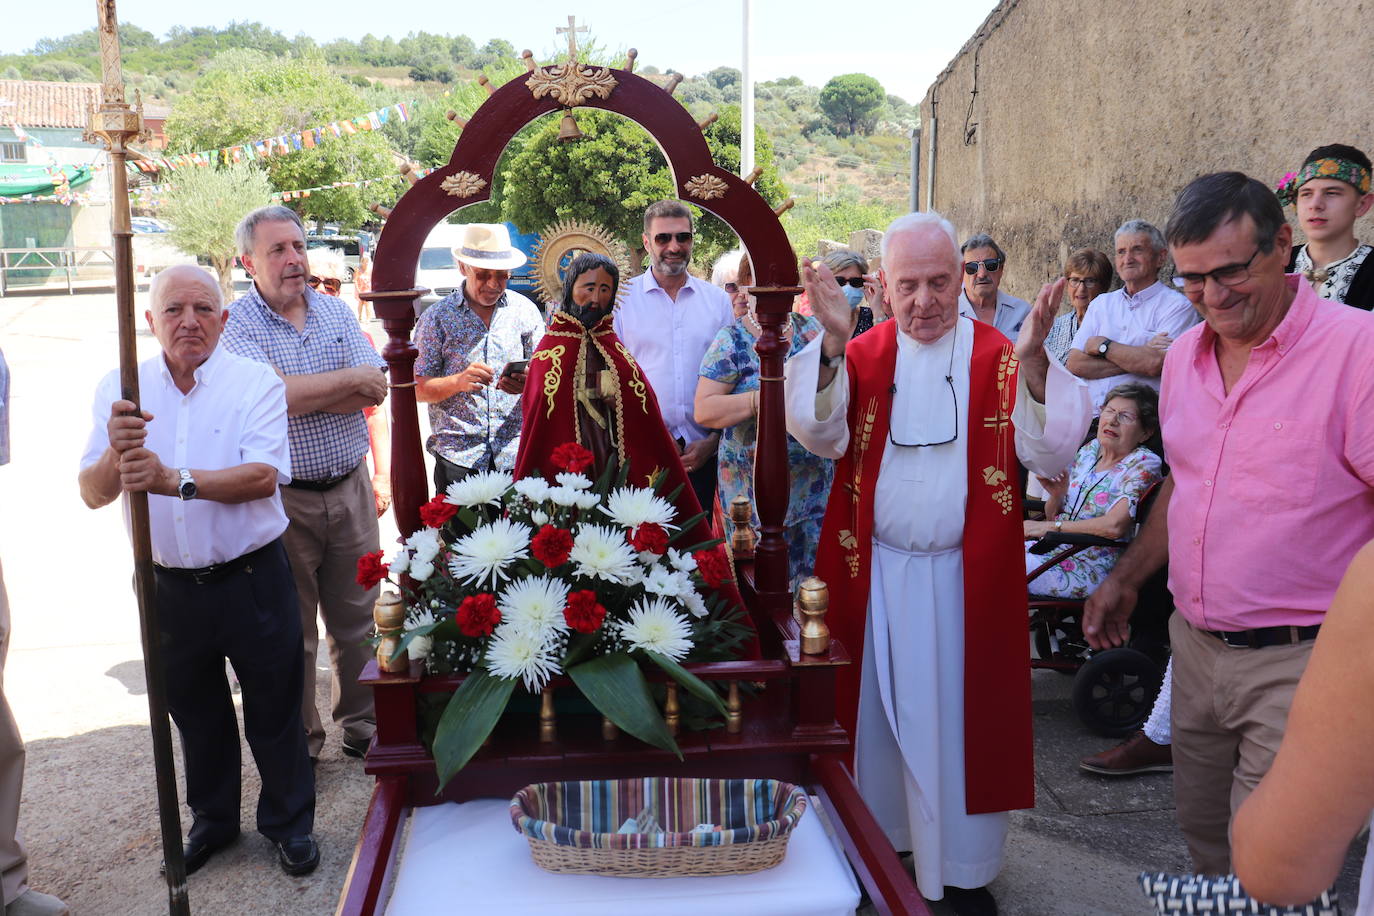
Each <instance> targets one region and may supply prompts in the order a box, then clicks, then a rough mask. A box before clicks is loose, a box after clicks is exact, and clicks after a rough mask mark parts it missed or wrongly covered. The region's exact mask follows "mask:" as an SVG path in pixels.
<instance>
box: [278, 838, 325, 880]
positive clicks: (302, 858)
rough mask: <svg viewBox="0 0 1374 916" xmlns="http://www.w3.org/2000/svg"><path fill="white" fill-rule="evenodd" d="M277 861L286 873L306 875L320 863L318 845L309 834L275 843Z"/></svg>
mask: <svg viewBox="0 0 1374 916" xmlns="http://www.w3.org/2000/svg"><path fill="white" fill-rule="evenodd" d="M277 861H278V862H280V863H281V870H282V871H284V872H286V873H287V874H288V875H308V874H310V873H311V872H312V871H314V870H315V866H316V865H319V864H320V847H319V846H318V845H317V844H316V843H315V838H314V837H313V836H311V835H310V834H308V833H307V834H305V836H293V837H291V838H290V839H286V840H281V841H280V842H278V843H277Z"/></svg>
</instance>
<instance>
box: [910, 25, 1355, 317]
mask: <svg viewBox="0 0 1374 916" xmlns="http://www.w3.org/2000/svg"><path fill="white" fill-rule="evenodd" d="M975 52H976V53H977V63H978V95H977V97H976V99H975V101H974V104H973V112H972V117H971V119H970V120H971V121H973V122H976V123H977V129H976V133H975V137H974V140H973V142H972V143H971V144H968V145H965V142H964V133H965V131H964V124H965V118H966V116H967V115H968V113H969V99H970V97H971V96H970V90H971V89H972V88H973V84H974V81H973V76H974V59H975ZM1371 78H1374V0H1296V2H1294V0H1230V2H1226V0H1150V2H1143V0H1120V2H1107V0H1005V2H1003V3H1001V4H1000V5H999V6H998V7H997V8H996V9H994V10H993V12H992V13H991V14H989V16H988V19H987V20H986V21H985V22H984V24H983V26H982V27H981V28H980V29H979V31H978V33H977V34H975V35H974V36H973V37H972V38H971V39H970V40H969V42H968V43H967V44H966V45H965V46H964V48H963V49H962V50H961V51H960V53H959V55H958V56H957V57H955V59H954V60H953V61H951V62H950V65H949V67H948V69H947V70H946V71H945V73H944V74H942V75H941V76H940V77H939V78H938V79H937V80H936V82H935V83H934V84H932V86H931V88H930V89H929V90H927V92H926V96H925V99H924V100H923V101H922V103H921V123H922V125H923V133H924V134H925V136H924V137H923V138H922V147H921V176H920V177H921V188H920V201H921V206H922V208H924V207H925V201H926V193H927V183H928V182H929V180H930V168H929V166H930V133H931V122H932V110H931V101H932V97H934V98H935V99H936V100H937V101H938V110H937V111H936V114H938V117H939V123H938V128H937V133H938V136H937V140H936V143H937V147H936V165H935V195H934V207H935V209H936V210H939V211H940V212H941V213H943V214H944V215H945V216H947V217H949V218H950V220H952V221H953V223H954V225H955V227H956V228H957V229H958V231H959V233H960V236H961V238H966V237H967V236H969V235H972V234H973V233H974V232H980V231H986V232H990V233H991V234H992V235H993V237H994V238H996V239H997V240H998V242H999V243H1000V244H1001V245H1002V247H1003V248H1005V249H1006V251H1007V255H1008V258H1009V263H1008V265H1007V277H1006V279H1005V281H1004V283H1003V288H1004V289H1006V290H1008V291H1009V292H1011V293H1013V294H1014V295H1018V296H1021V297H1023V298H1026V299H1032V298H1033V297H1034V295H1035V293H1036V292H1037V291H1038V289H1039V286H1040V284H1041V283H1042V282H1044V281H1045V280H1047V279H1050V278H1052V277H1055V276H1058V274H1059V271H1060V269H1061V268H1062V265H1063V260H1064V258H1065V257H1066V256H1067V255H1068V253H1069V252H1070V251H1072V250H1073V249H1075V248H1078V247H1081V246H1083V245H1092V246H1094V247H1097V248H1100V249H1102V250H1103V251H1106V252H1108V253H1110V251H1111V241H1112V240H1111V233H1112V231H1113V230H1114V229H1115V228H1116V227H1117V226H1119V225H1120V224H1121V223H1122V222H1124V221H1125V220H1127V219H1130V218H1133V217H1141V218H1143V219H1147V220H1149V221H1150V222H1153V223H1155V224H1157V225H1158V226H1159V227H1160V228H1161V229H1163V227H1164V222H1165V219H1166V217H1167V216H1168V212H1169V207H1170V205H1171V204H1172V202H1173V198H1174V195H1175V194H1176V193H1177V192H1178V190H1179V189H1181V188H1182V187H1183V186H1184V185H1185V184H1187V183H1188V182H1189V181H1190V180H1192V179H1193V178H1195V177H1197V176H1198V175H1202V174H1205V173H1207V172H1212V171H1217V170H1220V169H1239V170H1240V171H1243V172H1245V173H1247V174H1249V175H1252V176H1254V177H1256V178H1258V179H1260V180H1261V181H1264V182H1265V183H1267V184H1270V185H1272V184H1275V183H1277V182H1278V180H1279V179H1280V178H1282V176H1283V174H1284V173H1285V172H1288V171H1293V170H1296V169H1297V167H1298V166H1299V165H1300V164H1301V162H1302V159H1303V157H1304V156H1306V155H1307V152H1308V151H1309V150H1311V149H1312V148H1313V147H1316V146H1320V145H1322V144H1324V143H1351V144H1353V145H1355V146H1357V147H1359V148H1360V149H1363V150H1364V151H1365V152H1367V153H1370V154H1372V155H1374V92H1371V91H1370V80H1371ZM1288 214H1289V219H1290V221H1293V220H1294V219H1295V217H1294V213H1293V210H1292V208H1289V209H1288ZM1294 228H1295V230H1296V228H1297V227H1296V225H1295V226H1294ZM1356 233H1357V235H1359V236H1360V238H1361V240H1363V241H1374V215H1369V216H1366V217H1365V218H1364V219H1362V220H1361V221H1360V224H1358V225H1357V226H1356ZM1296 235H1297V237H1298V240H1299V241H1301V233H1300V232H1297V233H1296Z"/></svg>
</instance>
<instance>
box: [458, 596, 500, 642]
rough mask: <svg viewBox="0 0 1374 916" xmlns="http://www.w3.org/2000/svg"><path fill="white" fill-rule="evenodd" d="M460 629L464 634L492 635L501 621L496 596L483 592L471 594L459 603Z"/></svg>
mask: <svg viewBox="0 0 1374 916" xmlns="http://www.w3.org/2000/svg"><path fill="white" fill-rule="evenodd" d="M457 621H458V629H460V630H462V631H463V635H464V636H490V635H491V631H492V630H494V629H496V625H497V624H498V623H500V622H501V612H500V610H498V609H497V607H496V596H495V595H492V594H488V593H487V592H483V593H482V594H480V595H469V596H468V597H466V598H464V599H463V603H462V604H460V605H458V615H457Z"/></svg>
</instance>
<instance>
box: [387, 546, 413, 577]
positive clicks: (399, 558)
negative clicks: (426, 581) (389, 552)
mask: <svg viewBox="0 0 1374 916" xmlns="http://www.w3.org/2000/svg"><path fill="white" fill-rule="evenodd" d="M408 569H410V551H409V550H407V549H406V548H404V547H402V548H401V549H400V550H398V551H397V552H396V556H394V557H392V558H391V565H390V566H388V567H387V572H389V573H390V574H391V575H392V576H393V577H396V576H400V575H402V574H403V573H405V571H406V570H408Z"/></svg>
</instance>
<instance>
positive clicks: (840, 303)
mask: <svg viewBox="0 0 1374 916" xmlns="http://www.w3.org/2000/svg"><path fill="white" fill-rule="evenodd" d="M801 275H802V286H804V287H805V288H806V295H807V298H808V299H809V300H810V301H811V314H812V315H814V316H815V318H816V320H817V321H819V322H820V323H821V327H822V328H824V329H825V335H824V336H823V337H822V338H821V355H822V356H824V357H825V359H827V360H833V359H835V358H836V357H838V356H843V355H844V349H845V345H846V344H848V343H849V339H850V338H851V337H853V336H854V327H855V325H857V324H858V321H859V312H858V310H857V309H855V308H852V307H851V306H850V305H849V300H848V299H846V298H845V297H844V293H843V292H841V291H840V285H839V284H838V283H836V282H835V274H834V273H833V272H832V271H831V270H830V268H829V267H827V266H826V265H825V264H823V263H822V262H820V261H812V260H809V259H807V258H802V262H801ZM834 377H835V369H834V368H833V367H832V366H827V365H825V363H824V362H822V364H821V371H820V376H819V377H818V378H817V380H816V381H817V389H816V390H818V391H819V390H820V389H821V388H824V387H825V386H826V385H828V384H830V380H831V379H832V378H834Z"/></svg>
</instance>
